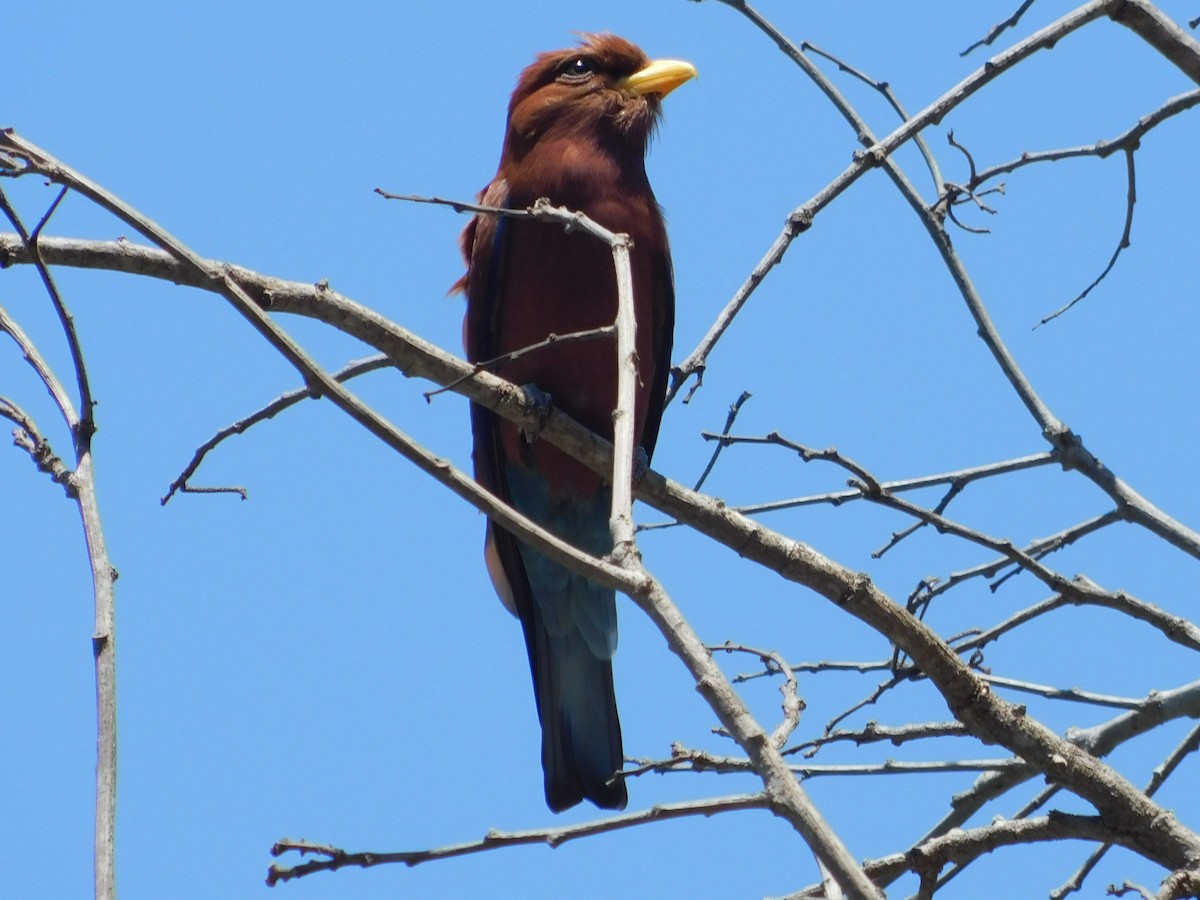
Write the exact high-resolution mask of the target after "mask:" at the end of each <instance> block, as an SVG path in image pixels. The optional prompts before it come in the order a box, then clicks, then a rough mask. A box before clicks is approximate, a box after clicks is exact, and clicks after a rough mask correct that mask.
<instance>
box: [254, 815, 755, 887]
mask: <svg viewBox="0 0 1200 900" xmlns="http://www.w3.org/2000/svg"><path fill="white" fill-rule="evenodd" d="M769 805H770V804H769V800H768V797H767V795H766V794H761V793H760V794H739V795H736V796H731V797H716V798H713V799H711V800H698V801H689V802H687V803H664V804H660V805H657V806H652V807H650V808H649V809H645V810H641V811H639V812H632V813H624V814H622V815H618V816H611V817H609V818H607V819H598V820H596V821H593V822H584V823H582V824H579V825H566V826H559V827H555V828H538V829H531V830H528V831H495V830H493V831H489V832H488V833H487V834H486V835H485V836H484V837H483V838H481V839H480V840H477V841H469V842H467V843H463V844H451V845H449V846H445V847H434V848H431V849H428V850H410V851H393V852H380V853H375V852H364V851H359V852H347V851H345V850H340V849H338V848H337V847H330V846H328V845H325V844H313V843H311V842H309V841H294V840H290V839H287V838H284V839H283V840H281V841H279V842H278V843H277V844H275V846H274V847H272V848H271V855H272V856H275V857H279V856H283V855H284V854H285V853H289V852H297V853H300V854H301V855H304V856H316V857H324V858H323V859H313V860H311V861H310V862H305V863H299V864H297V865H294V866H290V867H285V866H281V865H279V864H278V863H275V864H273V865H272V866H271V867H270V869H269V870H268V871H267V886H268V887H274V886H275V885H277V884H280V883H282V882H287V881H291V880H292V879H294V878H303V877H304V876H306V875H312V874H314V873H315V872H334V871H337V870H338V869H342V868H346V867H347V866H352V867H358V868H363V869H367V868H370V867H372V866H378V865H386V864H394V863H401V864H403V865H406V866H416V865H420V864H421V863H425V862H433V861H435V860H441V859H453V858H454V857H457V856H468V855H471V854H473V853H482V852H484V851H488V850H498V849H501V848H504V847H521V846H528V845H530V844H541V845H545V846H547V847H550V848H551V849H556V848H558V847H560V846H561V845H563V844H565V843H567V842H568V841H573V840H577V839H579V838H584V837H591V836H593V835H597V834H606V833H608V832H613V831H621V830H623V829H626V828H635V827H637V826H639V825H645V824H649V823H651V822H669V821H671V820H673V819H681V818H688V817H691V816H705V817H707V816H714V815H717V814H719V813H725V812H737V811H740V810H747V809H767V808H769Z"/></svg>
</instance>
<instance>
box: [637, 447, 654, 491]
mask: <svg viewBox="0 0 1200 900" xmlns="http://www.w3.org/2000/svg"><path fill="white" fill-rule="evenodd" d="M649 471H650V454H649V453H647V452H646V448H645V447H641V446H638V447H634V448H633V486H634V487H637V486H638V485H639V484H641V483H642V479H643V478H645V477H646V473H647V472H649Z"/></svg>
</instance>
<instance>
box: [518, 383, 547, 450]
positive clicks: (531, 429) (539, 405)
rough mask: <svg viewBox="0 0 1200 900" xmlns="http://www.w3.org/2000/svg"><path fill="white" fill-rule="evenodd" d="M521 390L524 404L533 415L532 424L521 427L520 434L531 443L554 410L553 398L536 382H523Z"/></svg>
mask: <svg viewBox="0 0 1200 900" xmlns="http://www.w3.org/2000/svg"><path fill="white" fill-rule="evenodd" d="M521 390H522V391H524V392H525V402H526V405H527V407H528V409H529V411H530V412H531V413H533V415H534V417H535V421H534V423H533V424H531V425H523V426H522V427H521V434H522V435H523V436H524V437H525V440H526V441H527V442H528V443H530V444H532V443H533V442H534V441H535V440H537V436H538V435H539V434H541V433H542V429H543V428H545V427H546V423H547V422H548V421H550V414H551V413H552V412H554V398H553V397H551V396H550V395H549V394H547V393H546V392H545V391H543V390H542V389H541V388H540V387H538V386H537V385H536V384H523V385H521Z"/></svg>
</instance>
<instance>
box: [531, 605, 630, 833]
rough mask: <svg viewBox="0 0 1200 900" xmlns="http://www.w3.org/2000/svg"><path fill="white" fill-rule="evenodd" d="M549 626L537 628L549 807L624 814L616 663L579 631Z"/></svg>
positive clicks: (540, 624)
mask: <svg viewBox="0 0 1200 900" xmlns="http://www.w3.org/2000/svg"><path fill="white" fill-rule="evenodd" d="M591 587H593V588H594V587H595V586H594V585H591ZM610 602H612V601H610ZM534 605H535V607H536V606H537V604H534ZM535 618H537V619H541V616H540V614H539V615H537V616H535ZM545 624H546V623H545V622H540V621H539V622H536V623H535V629H536V630H537V632H538V647H537V651H536V653H535V654H534V656H535V657H536V658H535V660H533V663H534V665H533V678H534V687H535V690H536V691H537V698H538V715H539V717H540V718H541V723H542V770H543V772H544V773H545V787H546V805H547V806H549V807H550V808H551V809H552V810H554V811H555V812H560V811H562V810H564V809H567V808H568V807H571V806H574V805H575V804H576V803H578V802H579V801H580V800H583V799H585V798H586V799H588V800H591V801H592V802H593V803H595V804H596V805H597V806H599V807H601V808H604V809H624V808H625V804H626V803H627V802H628V796H627V794H626V791H625V782H624V780H623V779H621V778H620V777H617V775H616V773H617V772H618V771H620V769H621V768H622V766H623V764H624V751H623V749H622V744H621V723H620V721H619V719H618V718H617V702H616V695H615V694H614V692H613V672H612V660H611V658H608V657H600V656H597V655H596V654H595V653H594V652H593V650H592V648H590V647H589V646H588V643H587V641H585V640H584V638H583V635H582V634H581V633H580V632H579V631H578V630H575V631H573V632H571V631H567V632H566V633H560V634H551V633H550V631H548V630H547V628H546V627H545Z"/></svg>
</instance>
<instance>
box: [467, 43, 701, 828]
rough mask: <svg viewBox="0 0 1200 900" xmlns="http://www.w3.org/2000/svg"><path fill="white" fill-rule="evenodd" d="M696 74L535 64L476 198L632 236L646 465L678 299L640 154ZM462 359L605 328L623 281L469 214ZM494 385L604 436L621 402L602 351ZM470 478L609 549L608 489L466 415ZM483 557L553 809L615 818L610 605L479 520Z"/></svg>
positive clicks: (518, 227)
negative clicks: (520, 637)
mask: <svg viewBox="0 0 1200 900" xmlns="http://www.w3.org/2000/svg"><path fill="white" fill-rule="evenodd" d="M694 75H695V70H694V69H693V68H692V67H691V66H690V65H688V64H687V63H680V62H675V61H671V60H666V61H660V62H657V63H651V61H650V60H649V59H648V58H647V57H646V55H645V54H644V53H643V52H642V51H641V50H640V49H638V48H637V47H636V46H634V45H633V44H631V43H629V42H628V41H626V40H624V39H622V38H619V37H616V36H614V35H609V34H602V35H588V36H585V38H584V40H583V41H582V43H581V44H580V46H579V47H576V48H571V49H568V50H558V51H554V52H552V53H544V54H541V55H540V56H538V57H537V60H536V61H535V62H534V63H533V65H531V66H529V67H528V68H527V69H526V70H525V71H524V72H522V73H521V76H520V78H519V79H518V82H517V87H516V90H515V91H514V92H513V95H512V100H511V102H510V103H509V109H508V123H507V130H506V133H505V138H504V146H503V150H502V152H501V156H500V166H499V168H498V170H497V172H496V176H495V178H493V179H492V181H491V183H490V184H489V185H488V186H487V187H486V188H485V189H484V190H483V192H482V193H481V194H480V199H481V202H482V203H484V204H486V205H489V206H498V207H508V208H514V209H520V208H525V207H528V206H531V205H532V204H533V203H534V202H535V201H536V200H538V199H539V198H541V197H545V198H548V199H549V200H550V202H551V203H553V204H555V205H558V206H565V207H568V208H570V209H574V210H578V211H581V212H583V213H585V214H586V215H588V216H589V217H591V218H592V219H594V220H595V221H597V222H599V223H600V224H601V225H603V226H605V227H606V228H609V229H611V230H613V231H616V232H624V233H626V234H628V235H629V236H630V237H631V238H632V239H633V251H632V267H633V281H634V303H635V310H636V318H637V323H638V329H637V351H638V360H639V376H640V385H639V389H638V391H637V399H636V408H635V410H634V421H635V433H636V436H637V440H638V441H639V443H640V444H641V446H642V447H643V448H644V449H645V451H646V453H647V455H649V454H651V453H653V450H654V444H655V440H656V438H657V436H658V428H659V421H660V419H661V417H662V407H663V396H664V393H665V391H666V385H667V375H668V372H669V367H670V357H671V332H672V328H673V325H674V288H673V285H672V276H671V261H670V255H669V251H668V248H667V236H666V230H665V228H664V225H663V220H662V215H661V213H660V211H659V208H658V204H657V203H656V201H655V199H654V194H653V192H652V191H651V190H650V183H649V181H648V180H647V179H646V171H645V164H644V160H645V153H646V147H647V144H648V142H649V139H650V135H651V133H652V131H653V130H654V126H655V124H656V123H657V121H658V118H659V115H660V112H659V101H660V99H661V97H662V96H663V95H665V94H666V93H668V92H669V91H671V90H673V89H674V88H675V87H677V86H678V85H680V84H682V83H683V82H684V81H686V80H687V79H688V78H691V77H693V76H694ZM462 247H463V254H464V256H465V257H466V261H467V274H466V275H465V276H464V277H463V278H462V280H461V281H460V282H459V283H458V285H457V287H460V288H462V289H464V290H465V292H466V295H467V315H466V319H465V321H464V323H463V334H464V342H465V344H466V349H467V355H468V357H469V358H470V359H471V360H473V361H480V360H486V359H491V358H494V357H496V356H499V355H501V354H504V353H508V352H511V351H513V350H517V349H519V348H522V347H527V346H529V345H531V344H534V343H537V342H539V341H541V340H543V339H545V337H546V336H547V335H548V334H551V333H554V334H558V335H564V334H569V333H572V332H577V331H583V330H586V329H590V328H595V327H597V326H600V325H607V324H611V323H612V322H613V320H614V318H615V314H616V280H615V276H614V274H613V266H612V256H611V253H610V252H609V250H608V248H607V247H606V246H605V245H603V244H602V243H600V242H599V241H597V240H595V239H594V238H592V237H590V236H588V235H584V234H578V233H572V234H567V233H565V232H564V231H563V228H562V227H561V226H560V225H555V224H546V223H534V222H527V221H516V220H511V219H497V218H495V217H492V216H485V215H480V216H477V217H475V218H474V219H472V220H471V222H470V224H469V225H468V226H467V228H466V230H465V231H464V232H463V237H462ZM495 372H496V374H498V375H501V376H502V377H504V378H507V379H509V380H510V381H513V382H516V383H517V384H536V385H537V386H538V387H539V388H541V389H542V390H543V391H546V392H548V393H549V394H550V396H551V398H552V399H553V402H554V404H555V405H556V406H558V407H559V408H560V409H562V410H563V411H565V412H566V413H568V414H569V415H571V416H572V417H573V418H575V419H578V420H579V421H580V422H582V423H583V424H584V425H587V426H588V427H589V428H591V429H593V430H594V431H596V432H598V433H600V434H603V435H605V436H607V437H611V435H612V412H613V408H614V406H615V402H616V381H617V367H616V351H615V346H614V343H613V341H612V340H611V339H605V340H595V339H594V340H590V341H587V342H575V343H568V344H562V345H554V346H551V347H549V348H546V349H543V350H539V351H537V352H534V353H531V354H529V355H527V356H524V357H522V358H521V359H519V360H515V361H511V362H506V363H502V364H500V365H498V366H496V367H495ZM471 421H472V429H473V433H474V441H475V449H474V458H475V475H476V478H477V479H478V480H479V481H480V483H482V484H483V485H485V486H486V487H488V488H489V489H490V490H491V491H493V492H494V493H495V494H496V495H497V496H499V497H501V498H502V499H504V500H505V501H506V502H508V503H510V504H512V505H513V506H514V507H516V508H517V509H519V510H520V511H521V512H523V513H524V514H525V515H527V516H529V517H530V518H532V519H534V520H535V521H537V522H538V523H539V524H541V525H543V526H544V527H546V528H547V529H549V530H550V531H552V532H554V533H555V534H557V535H558V536H559V537H561V538H563V539H564V540H567V541H569V542H570V543H572V544H574V545H575V546H577V547H579V548H580V549H582V550H585V551H587V552H589V553H592V554H596V555H603V554H604V553H606V552H607V551H608V550H609V549H611V541H610V538H609V533H608V505H609V503H610V491H609V489H608V487H607V486H606V485H605V483H604V481H603V479H602V478H600V477H599V476H598V475H596V474H595V473H593V472H592V471H591V470H589V469H587V468H586V467H584V466H583V465H581V464H580V463H578V462H576V461H575V460H573V459H571V458H570V457H569V456H567V455H566V454H564V453H562V452H561V451H559V450H557V449H556V448H555V447H553V446H551V445H549V444H547V443H546V442H544V441H542V442H538V441H534V442H533V443H530V442H528V441H526V440H525V438H524V437H523V436H522V435H521V434H520V433H519V432H518V430H517V429H516V428H515V427H514V426H513V425H512V424H510V423H508V422H505V421H502V420H500V419H499V418H497V417H496V416H494V415H492V414H491V413H489V412H488V411H487V410H484V409H482V408H480V407H477V406H472V407H471ZM485 557H486V559H487V563H488V571H489V574H490V575H491V577H492V581H493V583H494V584H495V586H496V591H497V593H498V594H499V595H500V598H501V599H502V600H503V601H504V603H505V605H506V606H507V607H508V608H509V609H510V611H512V612H513V613H514V614H516V615H517V616H518V617H519V618H520V620H521V625H522V628H523V630H524V634H525V643H526V648H527V650H528V653H529V663H530V668H531V671H532V674H533V681H534V690H535V696H536V699H537V706H538V715H539V718H540V720H541V725H542V766H543V769H544V772H545V790H546V802H547V804H548V805H549V806H550V808H551V809H553V810H555V811H558V810H562V809H566V808H567V807H570V806H574V805H575V804H576V803H578V802H579V801H580V800H581V799H583V798H585V797H586V798H587V799H589V800H591V801H592V802H593V803H595V804H597V805H598V806H602V807H607V808H617V809H620V808H623V807H624V806H625V804H626V791H625V785H624V782H623V781H622V780H621V779H620V778H619V777H614V776H615V775H616V773H617V772H618V771H619V770H620V769H621V767H622V765H623V751H622V746H621V729H620V722H619V721H618V719H617V710H616V700H615V697H614V694H613V681H612V663H611V660H612V654H613V651H614V650H615V649H616V642H617V632H616V605H615V597H614V596H613V592H612V591H610V590H607V589H605V588H602V587H600V586H599V585H596V584H594V583H593V582H590V581H588V580H587V579H585V578H583V577H581V576H578V575H575V574H573V573H571V572H569V571H568V570H567V569H565V568H563V567H562V566H559V565H558V564H557V563H554V562H552V561H551V560H549V559H548V558H547V557H545V556H543V555H542V554H540V553H538V552H537V551H535V550H533V549H532V548H530V547H528V546H526V545H524V544H522V543H520V542H519V541H517V540H516V539H514V538H513V537H512V536H511V535H510V534H508V533H507V532H505V531H503V530H502V529H500V528H498V527H496V526H495V525H494V524H493V523H491V522H489V523H488V529H487V542H486V551H485Z"/></svg>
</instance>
